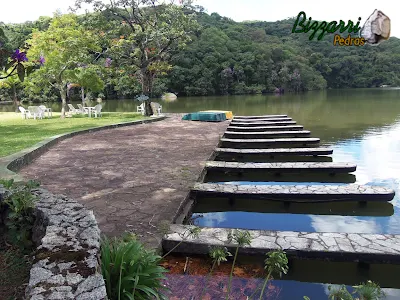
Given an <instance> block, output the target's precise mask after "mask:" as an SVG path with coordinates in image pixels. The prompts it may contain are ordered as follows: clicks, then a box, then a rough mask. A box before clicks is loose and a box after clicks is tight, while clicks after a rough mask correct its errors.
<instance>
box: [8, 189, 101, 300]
mask: <svg viewBox="0 0 400 300" xmlns="http://www.w3.org/2000/svg"><path fill="white" fill-rule="evenodd" d="M32 192H33V194H34V195H36V196H38V201H37V202H36V204H35V210H34V214H35V218H36V219H35V224H34V230H33V241H34V242H35V244H36V245H37V248H36V251H35V252H34V257H33V259H34V261H33V265H32V268H31V271H30V278H29V284H28V287H27V288H26V299H30V300H39V299H60V300H61V299H63V300H64V299H65V300H67V299H81V300H83V299H96V300H97V299H98V300H100V299H107V295H106V288H105V282H104V280H103V277H102V274H101V269H100V261H99V256H100V230H99V228H98V226H97V222H96V219H95V217H94V215H93V212H92V211H90V210H87V209H85V208H84V207H83V205H81V204H79V203H78V202H76V201H74V200H72V199H69V198H67V197H66V196H63V195H53V194H51V193H49V192H48V191H46V190H44V189H34V190H33V191H32ZM4 193H5V190H4V189H2V188H1V186H0V199H1V198H2V196H1V194H4Z"/></svg>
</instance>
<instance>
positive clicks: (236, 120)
mask: <svg viewBox="0 0 400 300" xmlns="http://www.w3.org/2000/svg"><path fill="white" fill-rule="evenodd" d="M283 121H292V118H265V119H236V118H233V119H232V122H243V123H250V122H255V123H259V122H283Z"/></svg>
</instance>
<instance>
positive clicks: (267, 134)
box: [224, 128, 311, 139]
mask: <svg viewBox="0 0 400 300" xmlns="http://www.w3.org/2000/svg"><path fill="white" fill-rule="evenodd" d="M228 129H230V128H228ZM310 134H311V132H310V131H309V130H301V131H260V132H237V131H231V130H229V131H228V130H227V131H225V134H224V136H225V137H226V138H239V139H254V138H276V137H305V136H310Z"/></svg>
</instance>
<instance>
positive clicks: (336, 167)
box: [206, 161, 357, 173]
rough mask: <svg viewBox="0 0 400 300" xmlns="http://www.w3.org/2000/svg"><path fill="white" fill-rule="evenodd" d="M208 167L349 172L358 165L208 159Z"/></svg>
mask: <svg viewBox="0 0 400 300" xmlns="http://www.w3.org/2000/svg"><path fill="white" fill-rule="evenodd" d="M206 168H207V169H225V170H238V171H240V170H263V171H271V172H278V171H279V172H297V171H305V172H312V171H321V172H332V173H339V172H341V173H349V172H354V171H355V170H356V169H357V165H356V164H353V163H344V162H279V163H253V162H249V163H242V162H229V161H207V162H206Z"/></svg>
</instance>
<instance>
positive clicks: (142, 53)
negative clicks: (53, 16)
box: [76, 0, 199, 115]
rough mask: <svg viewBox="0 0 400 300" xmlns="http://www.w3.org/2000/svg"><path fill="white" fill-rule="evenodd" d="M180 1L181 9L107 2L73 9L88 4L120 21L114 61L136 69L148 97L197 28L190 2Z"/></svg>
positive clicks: (144, 1)
mask: <svg viewBox="0 0 400 300" xmlns="http://www.w3.org/2000/svg"><path fill="white" fill-rule="evenodd" d="M180 2H181V4H182V5H181V6H178V5H175V4H174V3H173V1H172V2H171V3H169V4H165V3H164V2H163V1H161V0H110V4H104V3H103V2H101V1H93V0H77V1H76V6H77V8H80V6H81V4H82V3H90V4H93V5H94V7H95V8H96V9H97V10H99V11H102V12H104V14H105V15H106V16H107V18H109V19H111V20H120V24H121V28H120V30H119V31H118V33H119V35H118V38H117V39H115V40H114V43H113V45H112V48H113V49H112V50H113V51H112V52H113V53H114V56H115V57H114V58H115V59H118V60H120V62H121V63H120V64H122V65H127V66H135V67H136V68H137V74H138V75H139V76H138V78H139V80H140V83H141V85H142V93H143V94H144V95H148V96H151V94H152V88H153V81H154V79H155V77H156V76H157V75H160V74H165V73H166V72H167V71H169V70H170V69H171V66H170V62H171V59H172V57H173V55H174V54H176V53H177V50H179V49H182V48H183V47H184V46H185V45H186V44H187V43H188V42H190V41H191V36H190V35H191V34H192V33H194V32H195V31H196V30H197V29H198V28H199V27H198V23H197V21H196V20H195V19H194V16H195V14H194V13H195V11H194V10H193V8H192V7H191V3H190V2H187V1H180ZM150 101H151V100H150V99H149V100H147V101H146V105H145V114H146V115H151V114H152V109H151V106H150Z"/></svg>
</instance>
